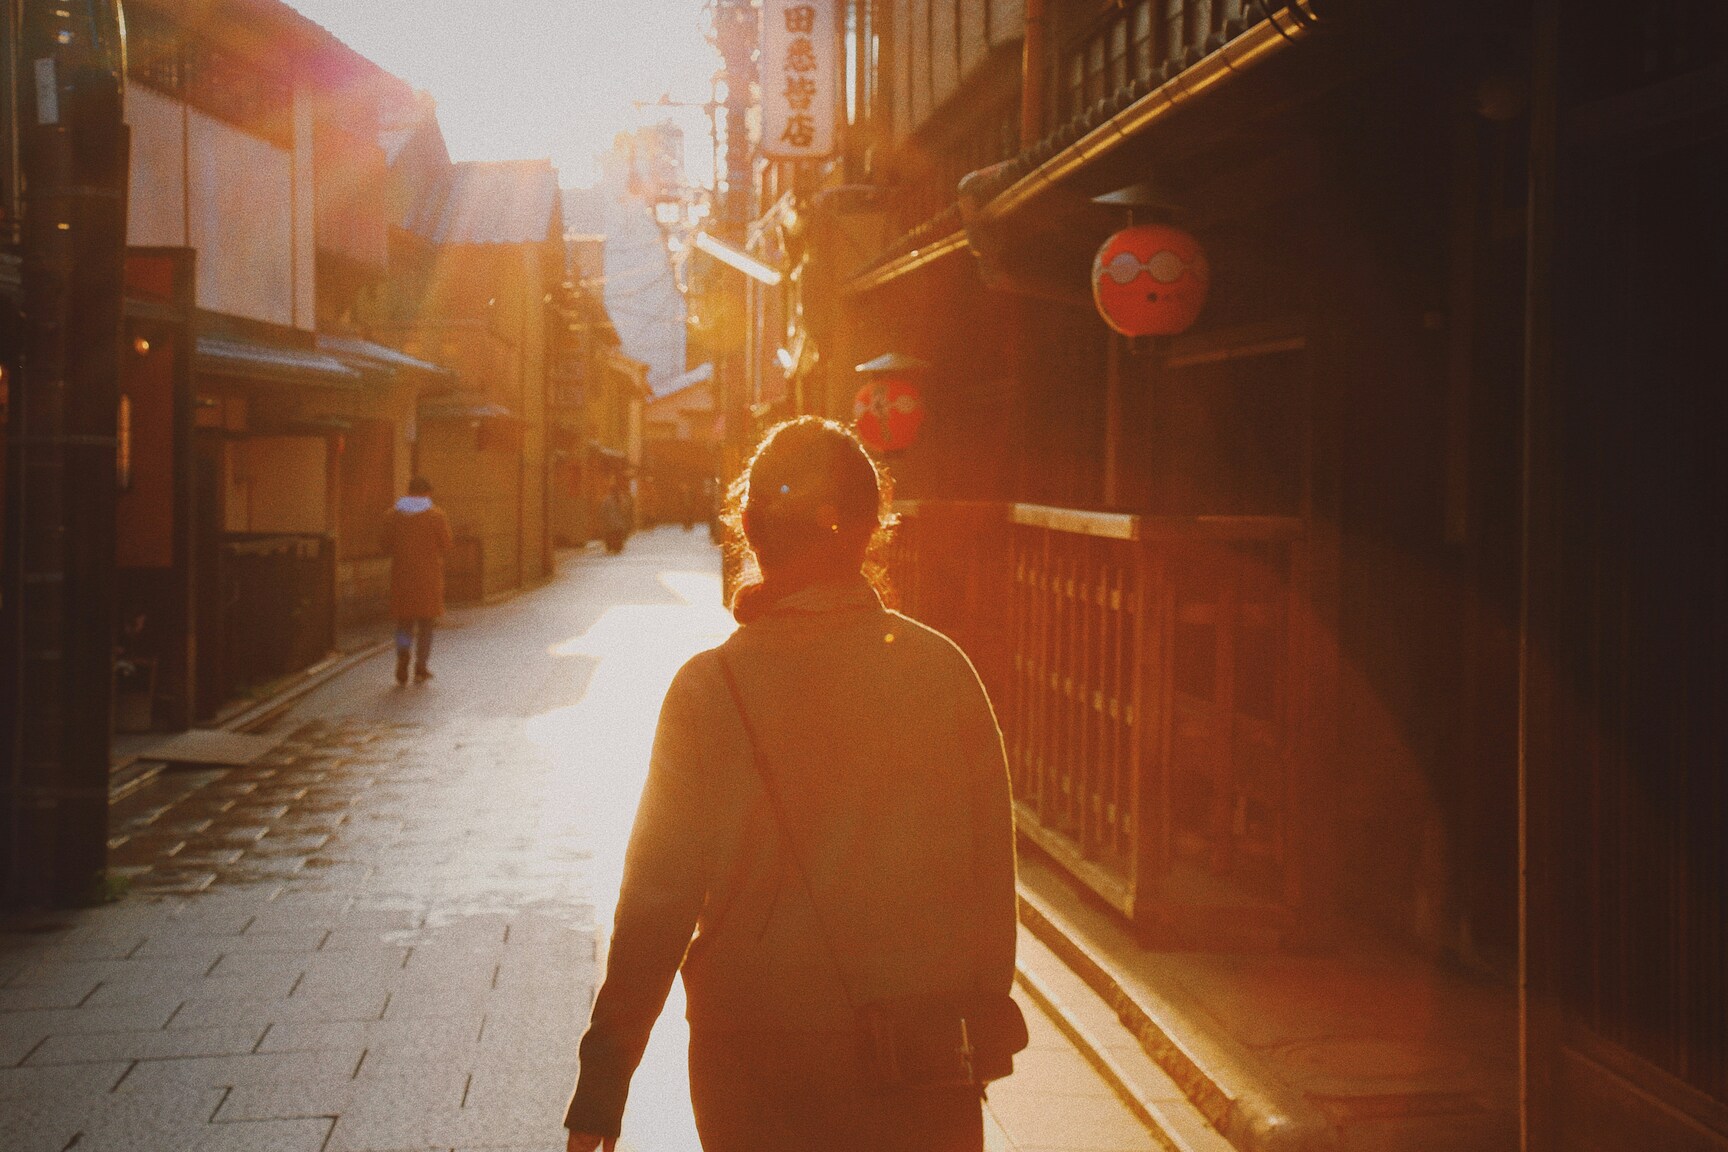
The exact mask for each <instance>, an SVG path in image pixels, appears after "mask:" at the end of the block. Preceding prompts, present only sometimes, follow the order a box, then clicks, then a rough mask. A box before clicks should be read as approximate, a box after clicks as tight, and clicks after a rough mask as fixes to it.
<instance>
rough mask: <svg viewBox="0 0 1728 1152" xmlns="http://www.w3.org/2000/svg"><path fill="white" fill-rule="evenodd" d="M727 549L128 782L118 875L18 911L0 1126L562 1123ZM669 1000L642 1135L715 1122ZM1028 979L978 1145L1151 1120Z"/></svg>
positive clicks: (101, 1133) (346, 679)
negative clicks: (636, 837)
mask: <svg viewBox="0 0 1728 1152" xmlns="http://www.w3.org/2000/svg"><path fill="white" fill-rule="evenodd" d="M718 569H719V565H718V555H717V553H716V551H715V550H714V549H713V548H712V547H710V546H709V545H708V543H707V540H706V537H705V535H703V534H700V533H691V534H686V533H684V532H682V531H680V530H679V529H677V528H662V529H658V530H654V531H651V532H647V533H643V534H640V535H638V536H637V537H635V538H634V539H633V540H632V541H631V543H630V545H629V547H628V548H627V549H626V551H625V552H624V554H623V555H622V556H618V557H603V556H600V555H599V554H597V553H583V554H577V555H575V556H571V557H567V558H566V559H565V560H564V562H563V563H562V565H561V568H560V571H559V574H558V575H557V577H556V578H555V579H554V580H553V581H552V582H551V583H550V584H548V585H547V586H545V587H543V588H541V589H539V590H536V591H534V592H530V593H527V594H524V595H521V596H519V597H517V598H515V599H513V600H510V601H508V602H506V603H504V604H501V605H497V606H494V607H489V608H476V609H469V610H465V611H462V612H458V613H456V614H454V615H453V616H452V617H451V618H450V619H449V620H448V621H447V627H445V628H444V629H443V630H442V631H441V632H440V633H439V635H438V638H437V648H436V650H435V652H434V658H433V662H432V663H433V667H434V669H435V670H436V672H437V679H435V680H434V681H433V682H432V683H430V684H428V685H425V686H422V687H410V688H398V687H396V686H395V684H394V683H393V682H392V680H391V676H390V658H389V656H388V655H380V656H378V657H376V658H374V659H372V660H370V661H368V662H366V663H364V664H362V665H360V666H358V667H356V668H354V669H352V670H351V671H349V672H347V673H346V674H344V675H343V676H341V677H339V678H337V679H335V680H333V681H331V682H330V683H328V684H326V685H325V686H323V687H322V688H320V689H319V690H318V691H317V692H315V693H314V694H312V695H311V696H308V697H306V698H305V699H303V700H302V701H300V702H299V703H298V704H297V705H296V706H295V707H294V708H293V709H292V710H291V711H289V712H288V713H286V714H285V715H284V716H283V717H281V718H280V719H278V720H277V721H275V722H274V724H273V726H272V727H271V729H269V730H268V733H267V734H271V735H282V736H284V737H285V738H284V739H283V740H282V742H281V743H280V744H279V745H278V746H277V747H276V748H275V749H274V750H273V751H272V752H270V753H268V754H266V755H265V756H263V757H261V758H260V759H258V760H256V761H254V762H253V763H252V764H251V765H249V766H247V767H243V768H235V769H205V770H174V771H170V772H168V773H165V774H164V775H163V776H161V777H159V778H158V779H157V780H156V781H155V782H154V783H152V784H150V785H149V786H147V787H145V788H144V789H142V790H141V791H139V792H137V793H135V794H134V795H132V796H130V797H128V798H127V799H126V800H125V801H123V802H122V803H121V805H120V806H119V808H118V809H117V810H116V812H115V814H114V822H113V830H114V831H113V841H112V844H111V847H112V855H113V862H114V864H115V865H116V868H117V870H118V871H119V872H120V873H121V874H122V875H124V876H126V877H127V878H128V879H129V882H130V890H129V893H128V894H127V895H126V896H125V897H124V898H123V899H121V900H120V901H118V902H117V903H115V904H112V905H110V906H107V907H104V908H100V909H96V910H92V911H88V912H80V913H62V914H53V915H38V916H35V917H32V918H27V919H14V920H10V921H0V1147H4V1148H5V1149H6V1150H7V1152H38V1150H41V1152H64V1150H65V1149H69V1148H77V1149H79V1150H80V1152H91V1150H95V1149H127V1150H131V1152H143V1150H161V1152H191V1150H197V1149H210V1150H217V1149H220V1150H223V1152H237V1150H250V1149H261V1150H262V1149H269V1150H273V1152H275V1150H281V1152H301V1150H305V1152H321V1150H322V1152H360V1150H371V1152H395V1150H400V1149H409V1148H413V1149H428V1148H439V1149H457V1148H490V1149H501V1148H515V1149H535V1150H538V1152H549V1150H553V1149H561V1148H562V1147H563V1130H562V1128H561V1126H560V1121H561V1118H562V1109H563V1105H564V1101H565V1098H566V1096H567V1094H568V1092H569V1089H570V1086H571V1083H572V1081H573V1078H574V1074H575V1069H576V1049H577V1042H578V1040H579V1038H580V1035H581V1031H582V1028H583V1026H584V1023H585V1021H586V1018H587V1011H588V1007H589V1003H590V998H591V996H592V993H593V990H594V987H595V981H596V977H597V971H598V964H597V957H599V956H601V955H603V951H604V936H603V932H604V926H605V925H606V924H607V923H608V922H609V920H610V914H611V909H610V906H609V904H610V901H611V900H612V899H613V898H614V897H615V894H616V890H617V885H618V879H619V872H620V867H621V861H622V855H623V848H624V843H625V840H626V837H627V834H628V830H629V825H630V820H631V818H632V815H633V811H634V807H635V804H636V798H637V795H638V793H639V791H640V788H641V785H642V780H643V774H644V771H645V768H646V763H647V757H648V749H649V744H650V740H651V737H652V734H653V728H654V721H655V716H656V713H657V709H658V705H659V701H660V697H661V695H662V693H663V691H664V687H665V685H666V683H667V682H668V681H669V679H670V678H671V676H672V674H673V672H674V671H675V670H676V668H677V667H678V665H679V664H680V663H682V662H683V661H684V660H685V659H686V658H687V657H689V656H690V655H691V654H693V653H695V652H697V651H699V650H701V649H702V648H705V647H708V646H711V645H712V644H714V643H717V642H718V641H719V640H721V639H722V638H723V637H724V636H725V635H726V634H727V633H728V632H729V630H730V629H731V627H732V622H731V620H730V618H729V617H728V616H727V615H726V613H725V612H724V611H722V609H721V608H720V605H719V572H718ZM673 996H674V1001H673V1003H672V1004H671V1005H670V1006H669V1008H668V1011H667V1012H666V1013H665V1015H664V1016H663V1018H662V1020H661V1023H660V1026H659V1028H658V1029H657V1031H656V1034H655V1038H654V1040H653V1042H652V1044H651V1045H650V1049H649V1052H648V1055H647V1058H646V1060H645V1062H644V1065H643V1068H642V1070H641V1072H640V1073H639V1075H638V1078H637V1080H636V1083H635V1087H634V1090H633V1093H632V1096H631V1107H630V1112H629V1114H628V1115H627V1117H626V1119H625V1134H624V1141H623V1146H624V1147H627V1148H634V1149H640V1150H644V1152H647V1150H653V1152H677V1150H690V1152H694V1150H695V1149H696V1147H697V1145H696V1139H695V1133H694V1127H693V1125H692V1123H691V1119H690V1108H689V1102H688V1095H687V1089H686V1084H685V1074H684V1067H683V1047H684V1042H685V1035H684V1029H683V1021H682V1004H681V1001H680V999H679V997H680V992H679V989H678V988H677V987H676V986H675V987H674V992H673ZM1026 1006H1027V1009H1028V1014H1029V1016H1031V1017H1032V1028H1033V1047H1032V1049H1031V1050H1030V1051H1028V1052H1026V1053H1024V1054H1023V1055H1022V1057H1021V1058H1020V1066H1021V1069H1022V1071H1021V1072H1020V1074H1018V1075H1017V1076H1016V1077H1015V1078H1013V1079H1011V1080H1009V1081H1007V1082H1005V1083H1003V1084H1001V1085H998V1086H997V1087H996V1088H995V1089H994V1090H993V1091H992V1093H991V1101H990V1119H989V1138H988V1143H989V1145H990V1147H991V1148H992V1149H993V1150H1006V1149H1027V1150H1031V1149H1040V1148H1048V1149H1058V1148H1062V1149H1074V1150H1081V1149H1086V1150H1090V1152H1131V1150H1137V1149H1149V1148H1153V1147H1156V1146H1158V1145H1157V1144H1156V1143H1155V1142H1154V1139H1153V1137H1152V1136H1151V1135H1150V1134H1149V1133H1148V1132H1147V1131H1146V1129H1145V1128H1144V1127H1143V1126H1141V1125H1140V1124H1139V1123H1138V1122H1137V1121H1136V1120H1135V1119H1134V1117H1133V1115H1132V1114H1131V1113H1130V1112H1129V1111H1128V1110H1127V1109H1126V1108H1125V1107H1124V1106H1123V1105H1122V1104H1121V1102H1120V1101H1119V1100H1118V1099H1117V1098H1116V1097H1115V1096H1114V1095H1112V1094H1111V1092H1110V1089H1109V1088H1108V1087H1107V1086H1106V1084H1105V1082H1104V1081H1103V1080H1101V1079H1099V1078H1098V1077H1097V1075H1096V1074H1095V1073H1094V1072H1093V1071H1092V1069H1091V1067H1090V1065H1088V1064H1087V1063H1086V1062H1085V1061H1084V1060H1083V1059H1082V1058H1081V1056H1080V1055H1079V1054H1078V1053H1077V1052H1076V1051H1075V1049H1074V1048H1073V1047H1072V1046H1071V1045H1070V1044H1069V1042H1068V1041H1067V1040H1066V1039H1064V1038H1063V1036H1062V1034H1061V1033H1060V1032H1058V1031H1057V1029H1056V1028H1055V1027H1054V1026H1053V1025H1052V1024H1051V1023H1050V1021H1049V1020H1048V1018H1046V1017H1043V1016H1041V1015H1040V1014H1039V1013H1038V1011H1037V1009H1035V1008H1033V1007H1032V1005H1031V1004H1030V1003H1029V1002H1028V1003H1027V1005H1026Z"/></svg>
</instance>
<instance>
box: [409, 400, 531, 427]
mask: <svg viewBox="0 0 1728 1152" xmlns="http://www.w3.org/2000/svg"><path fill="white" fill-rule="evenodd" d="M420 419H421V420H422V421H426V422H432V421H438V420H514V421H517V422H518V423H523V422H524V421H523V420H522V418H521V417H520V416H518V415H516V413H514V412H512V411H510V409H508V408H506V407H504V405H502V404H496V403H493V402H492V401H490V400H480V399H465V398H463V397H460V396H440V397H437V398H435V399H430V400H423V401H421V402H420Z"/></svg>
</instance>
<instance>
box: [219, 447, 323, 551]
mask: <svg viewBox="0 0 1728 1152" xmlns="http://www.w3.org/2000/svg"><path fill="white" fill-rule="evenodd" d="M226 457H227V473H228V499H227V501H225V505H224V506H225V516H226V521H227V522H226V524H225V528H226V530H227V531H229V532H307V533H325V532H328V531H330V518H329V507H330V484H329V479H330V478H329V471H328V469H329V442H328V441H327V440H325V438H324V437H322V436H249V437H247V438H246V439H244V440H232V441H229V442H228V445H227V453H226Z"/></svg>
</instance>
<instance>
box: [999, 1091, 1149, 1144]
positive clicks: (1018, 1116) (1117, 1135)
mask: <svg viewBox="0 0 1728 1152" xmlns="http://www.w3.org/2000/svg"><path fill="white" fill-rule="evenodd" d="M987 1106H988V1107H989V1109H990V1111H991V1113H992V1114H993V1115H994V1116H995V1117H996V1119H997V1120H998V1121H999V1122H1000V1123H1001V1125H1002V1129H1003V1131H1004V1132H1006V1133H1007V1134H1008V1138H1009V1140H1011V1141H1012V1142H1013V1143H1014V1144H1015V1145H1017V1146H1018V1147H1020V1148H1026V1149H1034V1148H1065V1149H1074V1150H1076V1152H1082V1150H1084V1152H1128V1150H1129V1149H1134V1150H1136V1152H1141V1150H1143V1152H1155V1150H1159V1149H1161V1148H1162V1147H1163V1146H1162V1145H1161V1144H1159V1143H1157V1142H1156V1141H1155V1140H1154V1139H1153V1136H1152V1133H1150V1132H1149V1131H1147V1130H1146V1128H1145V1126H1144V1125H1142V1124H1141V1123H1140V1122H1139V1121H1138V1120H1137V1119H1135V1118H1134V1116H1133V1114H1132V1113H1130V1112H1129V1111H1128V1109H1127V1108H1126V1107H1125V1106H1124V1105H1123V1104H1121V1103H1120V1102H1119V1101H1116V1100H1103V1099H1101V1098H1099V1097H1096V1096H1092V1095H1074V1094H1070V1093H1055V1092H1042V1091H1024V1090H1023V1091H1020V1092H997V1093H994V1094H993V1095H992V1096H991V1098H990V1101H989V1104H988V1105H987Z"/></svg>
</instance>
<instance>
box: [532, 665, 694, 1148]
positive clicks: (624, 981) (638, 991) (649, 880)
mask: <svg viewBox="0 0 1728 1152" xmlns="http://www.w3.org/2000/svg"><path fill="white" fill-rule="evenodd" d="M695 679H696V677H695V675H694V674H693V673H692V665H691V664H686V665H685V666H684V668H683V669H681V670H680V671H679V673H678V675H677V676H676V677H675V678H674V679H673V681H672V686H671V688H669V689H668V690H667V693H666V700H665V703H664V704H663V705H662V706H661V709H660V725H659V728H658V730H657V731H656V732H655V735H654V751H653V754H652V756H651V758H650V760H649V767H648V782H647V784H646V786H645V787H644V788H643V791H642V801H641V805H640V806H639V807H638V809H637V811H636V822H635V825H634V826H633V827H632V829H631V832H630V845H629V848H628V850H627V851H626V853H625V857H624V883H623V886H622V888H620V890H619V893H618V911H617V914H616V916H615V918H614V920H613V927H612V944H611V947H610V949H609V950H608V952H607V956H606V978H605V981H604V983H602V984H601V986H600V992H599V995H598V996H596V997H595V1000H594V1010H593V1012H592V1014H591V1016H590V1018H589V1023H588V1031H587V1034H586V1035H584V1036H583V1037H582V1049H581V1072H580V1074H579V1076H578V1078H577V1081H576V1091H575V1094H574V1095H573V1096H572V1097H571V1098H570V1106H569V1108H568V1109H567V1110H566V1112H565V1115H564V1126H565V1127H566V1128H568V1129H570V1130H571V1131H572V1132H589V1133H594V1134H596V1135H599V1136H605V1137H609V1138H615V1137H616V1136H617V1135H618V1129H619V1127H620V1125H621V1123H622V1121H623V1117H624V1099H625V1096H626V1095H627V1094H628V1092H629V1089H630V1077H631V1076H632V1075H633V1074H634V1073H635V1071H636V1066H637V1064H639V1063H640V1062H641V1060H642V1051H643V1049H644V1048H646V1047H647V1044H648V1033H649V1031H650V1030H651V1029H652V1028H653V1027H654V1021H655V1019H656V1018H657V1017H658V1016H659V1015H660V1010H661V1008H662V1007H664V1005H665V1003H666V994H667V993H668V992H669V991H670V990H671V987H672V977H673V976H675V975H676V974H677V972H678V967H679V965H680V964H681V963H682V962H683V959H684V953H685V951H686V950H687V949H688V947H689V945H690V938H691V935H692V933H693V932H694V931H695V928H696V918H697V915H698V914H699V913H700V912H701V910H702V904H703V901H704V899H705V897H706V895H707V888H708V877H707V864H708V857H709V853H708V851H707V850H706V846H705V845H706V838H707V835H708V828H707V822H706V821H704V819H703V811H704V801H703V787H702V771H701V767H702V766H701V761H700V755H699V750H700V749H701V747H702V724H701V721H700V713H701V706H702V703H703V701H704V700H705V699H706V698H708V696H707V694H706V693H704V692H703V691H702V690H701V689H700V688H699V686H697V685H696V684H695V682H694V681H695Z"/></svg>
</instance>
